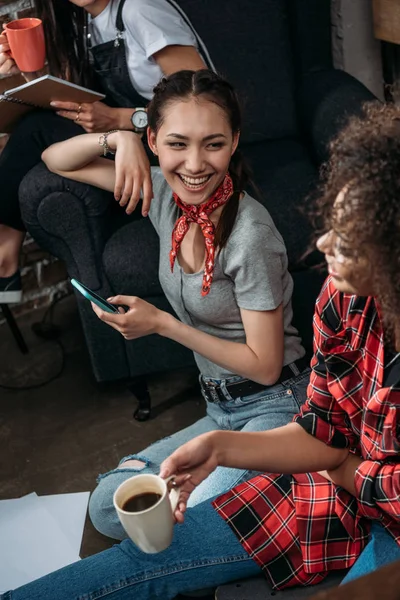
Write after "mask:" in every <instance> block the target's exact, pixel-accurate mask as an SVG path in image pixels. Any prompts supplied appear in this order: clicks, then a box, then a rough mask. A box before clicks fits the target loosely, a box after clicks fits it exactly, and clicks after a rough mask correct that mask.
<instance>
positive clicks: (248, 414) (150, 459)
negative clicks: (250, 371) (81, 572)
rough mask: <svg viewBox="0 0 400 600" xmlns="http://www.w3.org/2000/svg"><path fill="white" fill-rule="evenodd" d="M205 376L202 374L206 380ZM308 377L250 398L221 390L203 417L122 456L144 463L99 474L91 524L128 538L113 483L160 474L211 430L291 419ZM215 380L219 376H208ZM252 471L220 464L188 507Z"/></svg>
mask: <svg viewBox="0 0 400 600" xmlns="http://www.w3.org/2000/svg"><path fill="white" fill-rule="evenodd" d="M205 379H206V378H205ZM240 379H242V378H241V377H232V378H230V379H229V383H233V382H236V381H240ZM309 379H310V369H305V370H304V371H302V372H301V373H300V374H299V375H296V376H293V377H292V378H291V379H288V380H286V381H284V382H283V383H279V384H276V385H273V386H270V387H267V388H265V390H262V391H261V392H258V393H256V394H252V395H250V396H245V397H240V398H236V399H233V398H232V397H231V396H230V394H229V392H228V391H227V390H226V388H224V385H223V383H227V382H228V380H224V382H222V385H221V390H222V392H223V394H224V396H225V398H226V399H225V400H224V401H222V402H221V401H216V402H208V401H206V402H207V414H206V416H205V417H203V418H202V419H200V420H199V421H197V422H196V423H194V424H193V425H190V426H189V427H186V428H185V429H182V430H181V431H178V432H177V433H175V434H173V435H172V436H170V437H167V438H164V439H162V440H160V441H158V442H156V443H155V444H152V445H151V446H149V447H148V448H146V449H145V450H143V451H142V452H140V453H139V454H134V455H130V456H125V457H124V458H123V459H122V460H121V461H120V463H119V464H120V465H122V464H123V463H124V462H125V461H127V460H131V459H136V460H139V461H142V462H143V463H144V465H143V466H142V467H139V466H138V467H137V468H134V467H127V468H123V467H122V468H118V469H114V470H113V471H109V472H108V473H105V474H103V475H100V476H99V478H98V485H97V487H96V489H95V490H94V492H93V494H92V496H91V498H90V503H89V515H90V518H91V520H92V523H93V525H94V526H95V528H96V529H97V530H98V531H100V533H102V534H103V535H106V536H109V537H111V538H114V539H117V540H122V539H125V538H126V537H127V535H126V533H125V531H124V529H123V527H122V525H121V523H120V521H119V519H118V516H117V513H116V511H115V508H114V505H113V495H114V492H115V490H116V489H117V487H118V486H119V485H120V484H121V483H122V482H123V481H125V480H126V479H129V477H132V476H133V475H135V474H138V473H158V472H159V470H160V465H161V463H162V462H163V460H165V459H166V458H167V457H168V456H170V454H172V453H173V452H174V451H175V450H176V449H177V448H179V447H180V446H182V445H183V444H185V443H186V442H188V441H189V440H192V439H193V438H195V437H197V436H198V435H201V434H202V433H206V432H209V431H216V430H221V429H224V430H232V431H266V430H268V429H275V428H276V427H281V426H283V425H286V424H287V423H289V422H290V421H291V420H292V418H293V416H294V415H295V414H297V413H298V411H299V408H300V406H301V405H302V404H303V403H304V401H305V399H306V392H307V385H308V382H309ZM206 380H207V381H213V382H215V383H217V384H220V383H221V382H220V381H219V380H212V379H210V378H207V379H206ZM254 474H255V473H254V471H246V470H243V469H232V468H228V467H218V468H217V469H216V470H215V471H214V472H213V473H211V475H209V476H208V477H207V479H206V480H205V481H203V482H202V483H201V484H200V485H199V486H198V487H197V488H196V489H195V490H194V491H193V492H192V494H191V496H190V498H189V502H188V506H195V505H197V504H199V503H200V502H204V501H205V500H207V499H209V498H212V497H213V496H217V495H219V494H222V493H223V492H225V491H227V490H229V489H230V488H232V487H234V486H235V485H237V484H238V483H240V482H242V481H246V480H247V479H250V478H251V477H252V476H253V475H254Z"/></svg>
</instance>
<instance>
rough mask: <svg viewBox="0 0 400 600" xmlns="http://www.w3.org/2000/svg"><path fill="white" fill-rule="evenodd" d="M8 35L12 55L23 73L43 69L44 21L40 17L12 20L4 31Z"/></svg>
mask: <svg viewBox="0 0 400 600" xmlns="http://www.w3.org/2000/svg"><path fill="white" fill-rule="evenodd" d="M2 33H4V34H5V35H6V36H7V41H8V43H9V45H10V55H11V58H13V59H14V60H15V62H16V65H17V67H18V69H19V70H20V71H21V72H22V73H32V72H33V71H40V69H43V67H44V63H45V61H46V46H45V42H44V31H43V23H42V21H41V20H40V19H34V18H27V19H16V20H15V21H10V23H7V24H6V25H5V26H4V31H3V32H2Z"/></svg>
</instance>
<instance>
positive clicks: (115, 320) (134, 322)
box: [92, 296, 166, 340]
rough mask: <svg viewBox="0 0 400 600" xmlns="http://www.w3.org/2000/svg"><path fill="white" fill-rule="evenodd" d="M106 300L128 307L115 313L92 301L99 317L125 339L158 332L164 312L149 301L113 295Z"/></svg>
mask: <svg viewBox="0 0 400 600" xmlns="http://www.w3.org/2000/svg"><path fill="white" fill-rule="evenodd" d="M107 301H108V302H110V303H111V304H115V305H117V306H128V307H129V309H128V310H127V311H126V312H124V311H123V309H120V310H121V311H122V312H120V314H119V315H117V314H116V313H108V312H105V311H104V310H101V308H99V307H98V306H97V305H96V304H93V302H92V308H93V310H94V312H95V313H96V315H97V316H98V317H99V319H101V321H104V323H107V325H110V326H111V327H113V328H114V329H116V330H117V331H119V332H120V334H121V335H123V337H124V338H125V339H126V340H134V339H136V338H140V337H143V336H144V335H150V334H152V333H159V330H160V327H161V323H162V319H163V316H164V315H165V314H166V313H165V312H164V311H162V310H159V309H158V308H156V307H155V306H153V304H149V302H146V301H145V300H141V299H140V298H137V297H136V296H114V297H113V298H107Z"/></svg>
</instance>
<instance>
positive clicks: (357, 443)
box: [214, 277, 400, 588]
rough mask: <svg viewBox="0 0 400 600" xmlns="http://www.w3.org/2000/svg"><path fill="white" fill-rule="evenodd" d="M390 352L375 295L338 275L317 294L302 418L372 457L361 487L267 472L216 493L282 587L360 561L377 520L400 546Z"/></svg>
mask: <svg viewBox="0 0 400 600" xmlns="http://www.w3.org/2000/svg"><path fill="white" fill-rule="evenodd" d="M384 352H385V349H384V340H383V327H382V321H381V317H380V314H379V307H378V306H377V303H376V301H375V299H374V298H373V297H358V296H352V295H347V294H342V293H341V292H338V291H337V290H336V288H335V287H334V285H333V283H332V280H331V278H330V277H328V279H327V280H326V282H325V284H324V286H323V288H322V291H321V294H320V296H319V298H318V300H317V303H316V311H315V316H314V356H313V359H312V362H311V367H312V373H311V378H310V384H309V387H308V394H307V395H308V399H307V402H306V404H305V405H304V406H303V408H302V410H301V412H300V414H299V415H297V416H296V417H295V421H296V422H297V423H299V424H300V425H301V426H302V427H303V428H304V429H305V430H306V431H307V432H308V433H309V434H310V435H313V436H315V437H317V438H318V439H320V440H321V441H323V442H325V443H326V444H327V445H329V446H334V447H337V448H343V447H346V448H349V450H352V451H354V452H356V453H357V454H358V455H359V456H361V457H362V458H363V459H364V461H363V462H362V463H361V465H360V466H359V468H358V469H357V472H356V475H355V486H356V490H357V496H356V497H354V496H352V495H351V494H349V493H348V492H347V491H346V490H344V489H343V488H341V487H338V486H335V485H333V484H332V483H330V482H329V481H327V480H326V479H325V478H323V477H322V476H321V475H319V474H317V473H308V474H304V475H295V476H288V475H260V476H258V477H255V478H253V479H251V480H250V481H248V482H246V483H243V484H241V485H239V486H237V487H235V488H234V489H233V490H231V491H229V492H228V493H226V494H224V495H223V496H220V497H219V498H218V499H217V500H216V501H215V502H214V506H215V507H216V509H217V511H218V512H219V514H220V515H221V516H222V517H223V518H224V519H225V520H226V521H227V522H228V523H229V525H230V526H231V528H232V529H233V531H234V532H235V534H236V535H237V536H238V538H239V540H240V542H241V544H242V545H243V547H244V548H245V549H246V551H247V552H248V553H249V555H250V556H251V557H252V558H253V559H254V560H255V561H256V562H257V563H258V564H259V565H260V567H261V568H262V569H263V571H264V573H265V574H266V575H267V576H268V578H269V579H270V581H271V583H272V585H273V587H275V588H284V587H289V586H292V585H299V584H302V585H309V584H313V583H318V582H319V581H321V579H323V578H324V577H325V576H326V574H327V572H328V571H329V570H333V569H344V568H348V567H350V566H351V565H352V564H353V563H354V562H355V560H356V559H357V558H358V556H359V555H360V553H361V551H362V549H363V548H364V546H365V544H366V542H367V541H368V534H369V526H370V520H371V519H375V520H378V521H379V522H380V523H381V524H382V525H383V526H384V527H385V528H386V529H387V531H388V532H389V533H390V534H391V535H392V536H393V537H394V538H395V540H396V541H397V543H398V544H399V545H400V378H399V377H397V378H396V383H395V384H394V385H391V386H390V387H384V374H385V373H384V364H385V363H384V359H385V356H384Z"/></svg>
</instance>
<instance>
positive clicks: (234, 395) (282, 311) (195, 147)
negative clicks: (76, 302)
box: [43, 70, 309, 539]
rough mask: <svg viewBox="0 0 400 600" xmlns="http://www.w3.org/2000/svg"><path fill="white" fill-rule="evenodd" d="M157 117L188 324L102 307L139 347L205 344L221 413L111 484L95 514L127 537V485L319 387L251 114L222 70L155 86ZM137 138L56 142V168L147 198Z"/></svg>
mask: <svg viewBox="0 0 400 600" xmlns="http://www.w3.org/2000/svg"><path fill="white" fill-rule="evenodd" d="M148 117H149V130H148V143H149V146H150V148H151V149H152V150H153V152H155V153H156V154H157V156H158V158H159V162H160V169H158V168H156V169H152V179H153V189H154V200H153V202H152V205H151V208H150V213H149V216H150V219H151V221H152V223H153V225H154V227H155V229H156V231H157V233H158V235H159V237H160V268H159V274H160V282H161V285H162V288H163V290H164V292H165V294H166V296H167V298H168V300H169V301H170V303H171V305H172V307H173V308H174V310H175V313H176V314H177V315H178V317H179V320H178V319H176V318H175V317H173V316H172V315H170V314H169V313H166V312H164V311H161V310H158V309H157V308H156V307H155V306H153V305H152V304H149V303H147V302H145V301H143V300H141V299H139V298H133V297H129V296H117V297H115V298H114V299H113V300H112V302H114V303H115V304H120V305H122V304H123V305H125V306H128V307H129V310H128V311H127V312H126V313H125V314H119V315H111V314H110V313H108V314H106V313H104V312H102V311H98V310H97V308H95V312H96V313H97V315H98V317H99V318H100V319H102V320H103V321H104V322H105V323H107V324H108V325H110V326H111V327H114V328H115V329H116V330H117V331H119V332H120V333H121V334H122V335H123V336H124V337H125V338H126V339H128V340H129V339H133V338H137V337H141V336H144V335H148V334H152V333H158V334H159V335H162V336H166V337H169V338H170V339H173V340H175V341H176V342H179V343H180V344H183V345H184V346H186V347H188V348H190V349H191V350H193V351H194V353H195V358H196V361H197V364H198V367H199V370H200V373H201V377H200V382H201V387H202V391H203V395H204V397H205V399H206V401H207V415H206V416H205V417H204V418H203V419H201V420H200V421H198V422H197V423H195V424H194V425H192V426H190V427H189V428H187V429H185V430H183V431H180V432H178V433H176V434H175V435H173V436H171V437H169V438H167V439H164V440H161V441H160V442H157V443H156V444H154V445H153V446H151V447H150V448H148V449H146V450H143V452H141V453H139V454H137V455H135V456H130V457H126V458H125V459H123V460H122V461H121V463H120V466H119V468H117V469H115V470H113V471H111V472H109V473H107V474H105V475H103V476H102V477H101V479H100V482H99V485H98V487H97V489H96V490H95V492H94V494H93V496H92V498H91V503H90V514H91V518H92V521H93V523H94V524H95V526H96V527H97V529H99V531H101V532H102V533H104V534H106V535H109V536H110V537H114V538H117V539H122V538H123V537H125V532H124V530H123V529H122V527H121V524H120V523H119V520H118V517H117V515H116V513H115V510H114V508H113V502H112V496H113V493H114V491H115V490H116V488H117V487H118V485H119V484H120V483H121V482H122V481H123V480H125V479H127V478H128V477H131V476H132V475H133V474H135V473H143V472H146V471H147V472H158V470H159V468H160V464H161V462H162V460H164V459H165V458H166V457H167V456H168V455H169V454H170V453H171V452H172V451H173V450H175V449H176V448H178V447H179V446H180V445H182V444H183V443H184V442H186V441H187V440H189V439H192V438H193V437H195V436H196V435H199V434H200V433H203V432H206V431H213V430H216V429H231V430H246V431H262V430H265V429H270V428H272V427H278V426H280V425H284V424H285V423H287V422H289V421H290V420H291V418H292V417H293V415H294V414H295V413H296V412H297V411H298V409H299V407H300V406H301V404H302V403H303V401H304V399H305V392H306V385H307V383H308V379H309V369H308V368H306V366H307V365H306V361H305V360H304V358H303V356H304V349H303V347H302V346H301V343H300V339H299V337H298V334H297V331H296V329H295V328H294V327H293V326H292V324H291V320H292V307H291V296H292V290H293V282H292V279H291V277H290V275H289V273H288V270H287V262H288V261H287V256H286V250H285V246H284V243H283V240H282V238H281V236H280V235H279V233H278V231H277V230H276V228H275V226H274V223H273V221H272V219H271V217H270V215H269V214H268V212H267V210H266V209H265V208H264V207H263V206H262V205H261V204H260V203H259V202H257V201H256V200H254V199H253V198H251V197H250V196H249V194H247V193H246V192H244V189H245V187H246V186H247V184H248V181H249V175H248V170H247V168H246V165H245V163H244V162H243V160H242V159H241V157H240V154H239V151H238V150H237V145H238V141H239V135H240V127H241V114H240V108H239V102H238V99H237V97H236V94H235V92H234V90H233V88H232V87H231V86H230V85H229V83H227V82H226V81H225V80H223V79H222V78H221V77H219V76H218V75H216V74H215V73H214V72H212V71H206V70H204V71H196V72H195V71H181V72H178V73H175V74H174V75H171V76H170V77H168V78H167V79H164V80H162V81H161V83H160V84H159V85H158V86H157V87H156V88H155V90H154V97H153V99H152V101H151V102H150V104H149V107H148ZM99 141H100V145H99ZM137 144H138V141H137V138H136V137H135V136H134V135H133V134H132V133H129V132H121V131H119V132H112V133H109V134H102V135H101V136H100V140H99V136H98V135H91V134H90V135H85V136H80V137H77V138H73V139H70V140H67V141H65V142H61V143H59V144H55V145H54V146H51V147H50V148H48V149H47V150H46V151H45V152H44V153H43V160H44V161H45V163H46V164H47V166H48V168H49V169H50V170H53V171H55V172H57V173H60V174H61V175H63V176H65V177H70V178H72V179H77V180H80V181H84V182H86V183H92V182H96V185H98V186H100V187H104V188H105V189H108V190H114V193H115V196H116V198H117V199H118V200H119V201H120V202H122V203H123V204H124V203H126V202H128V200H129V198H130V196H131V194H132V192H133V193H134V194H135V193H136V192H135V186H136V185H137V184H136V181H135V179H134V172H133V171H132V167H131V161H132V156H133V155H134V153H135V152H136V148H137ZM104 146H106V147H108V148H110V149H111V150H113V151H116V156H115V163H113V162H111V161H107V160H105V159H103V158H100V155H101V154H102V153H103V147H104ZM171 237H172V243H171ZM137 259H138V257H135V260H137ZM126 276H127V277H129V273H127V274H126ZM149 360H151V357H149ZM244 476H249V475H248V474H247V473H245V471H244V470H243V469H239V470H236V469H225V468H221V469H218V470H217V471H216V472H215V473H214V474H213V475H211V476H210V478H208V479H207V481H205V482H204V483H203V484H202V485H201V486H199V488H198V489H197V490H196V492H195V493H194V494H193V496H192V498H191V503H192V504H196V503H198V502H200V501H202V500H204V499H206V498H209V497H210V496H213V495H215V494H216V493H218V492H222V491H223V490H226V489H229V488H230V487H231V486H232V485H234V484H235V483H236V482H238V481H239V480H241V479H242V478H243V477H244Z"/></svg>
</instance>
